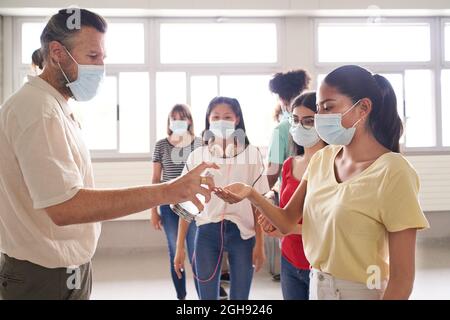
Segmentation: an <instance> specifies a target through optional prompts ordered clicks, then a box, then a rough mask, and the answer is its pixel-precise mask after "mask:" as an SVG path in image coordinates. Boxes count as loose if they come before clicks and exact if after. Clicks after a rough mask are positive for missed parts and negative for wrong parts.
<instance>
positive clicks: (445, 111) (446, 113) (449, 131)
mask: <svg viewBox="0 0 450 320" xmlns="http://www.w3.org/2000/svg"><path fill="white" fill-rule="evenodd" d="M441 81H442V85H441V87H442V140H443V141H442V142H443V145H444V146H446V147H450V126H449V122H448V119H450V90H449V89H448V88H450V69H446V70H442V76H441Z"/></svg>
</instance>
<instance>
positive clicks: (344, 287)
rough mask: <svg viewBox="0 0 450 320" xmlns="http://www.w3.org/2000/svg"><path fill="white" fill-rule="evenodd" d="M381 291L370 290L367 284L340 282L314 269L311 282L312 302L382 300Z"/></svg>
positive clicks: (310, 297) (310, 295) (310, 294)
mask: <svg viewBox="0 0 450 320" xmlns="http://www.w3.org/2000/svg"><path fill="white" fill-rule="evenodd" d="M385 287H386V286H385V284H384V285H383V286H382V289H381V290H377V289H369V288H368V287H367V286H366V285H365V284H363V283H359V282H353V281H347V280H340V279H336V278H335V277H333V276H332V275H331V274H328V273H325V272H321V271H319V270H316V269H312V270H311V273H310V282H309V299H310V300H380V299H381V297H382V295H383V292H384V288H385Z"/></svg>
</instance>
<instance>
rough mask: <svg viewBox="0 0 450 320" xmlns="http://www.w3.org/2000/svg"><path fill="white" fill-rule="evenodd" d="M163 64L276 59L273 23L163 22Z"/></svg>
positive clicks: (268, 60) (263, 61) (274, 60)
mask: <svg viewBox="0 0 450 320" xmlns="http://www.w3.org/2000/svg"><path fill="white" fill-rule="evenodd" d="M160 28H161V29H160V39H161V47H160V59H161V63H163V64H191V63H193V64H208V63H209V64H212V63H251V64H254V63H275V62H277V52H278V49H277V48H278V47H277V28H276V24H275V23H163V24H161V26H160Z"/></svg>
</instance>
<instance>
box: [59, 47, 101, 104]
mask: <svg viewBox="0 0 450 320" xmlns="http://www.w3.org/2000/svg"><path fill="white" fill-rule="evenodd" d="M64 49H66V47H64ZM66 51H67V53H68V54H69V56H70V58H71V59H72V60H73V61H74V62H75V63H76V64H77V67H78V77H77V79H76V80H75V81H73V82H70V81H69V78H68V77H67V76H66V74H65V72H64V71H63V69H62V68H61V65H60V64H59V62H58V66H59V69H60V70H61V72H62V74H63V75H64V78H66V81H67V84H66V87H68V88H69V89H70V91H71V92H72V94H73V97H74V98H75V100H77V101H88V100H91V99H92V98H94V97H95V96H96V95H97V91H98V88H99V86H100V83H101V82H102V80H103V78H104V77H105V66H104V65H91V64H79V63H78V62H77V61H76V60H75V59H74V58H73V57H72V55H71V54H70V52H69V50H67V49H66Z"/></svg>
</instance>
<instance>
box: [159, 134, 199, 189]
mask: <svg viewBox="0 0 450 320" xmlns="http://www.w3.org/2000/svg"><path fill="white" fill-rule="evenodd" d="M201 146H202V139H200V138H197V137H196V138H195V139H194V140H192V143H191V144H190V145H188V146H186V147H183V148H178V147H175V146H174V145H172V144H171V143H170V142H169V140H168V139H167V138H165V139H162V140H159V141H158V142H157V143H156V146H155V150H154V152H153V162H159V163H161V167H162V180H161V182H166V181H169V180H172V179H175V178H177V177H179V176H180V175H181V172H182V171H183V168H184V165H185V163H186V160H187V158H188V157H189V155H190V154H191V152H192V151H194V150H195V149H196V148H198V147H201Z"/></svg>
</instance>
